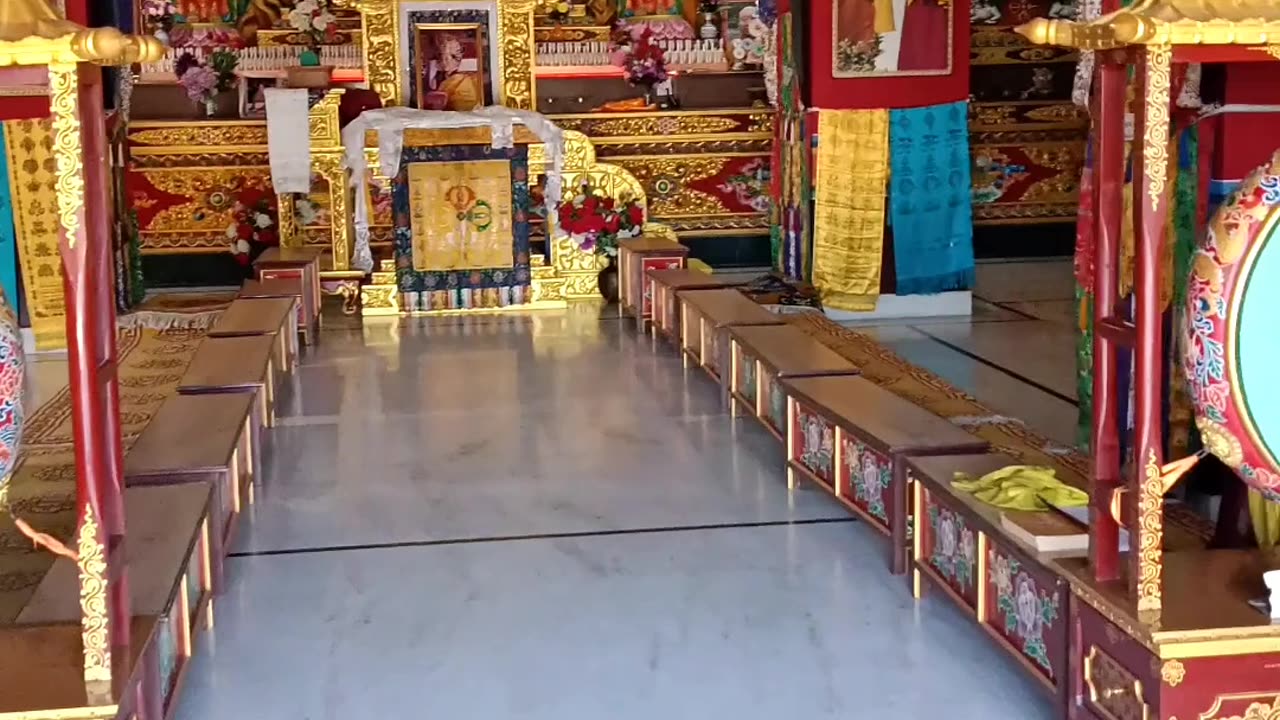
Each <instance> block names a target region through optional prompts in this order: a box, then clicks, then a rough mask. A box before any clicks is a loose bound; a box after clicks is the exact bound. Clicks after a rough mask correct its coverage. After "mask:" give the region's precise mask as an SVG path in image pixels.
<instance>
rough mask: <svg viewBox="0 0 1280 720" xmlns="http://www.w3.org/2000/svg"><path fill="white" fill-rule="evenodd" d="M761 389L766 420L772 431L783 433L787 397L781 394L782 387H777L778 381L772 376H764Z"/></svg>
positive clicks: (785, 421) (785, 425) (785, 424)
mask: <svg viewBox="0 0 1280 720" xmlns="http://www.w3.org/2000/svg"><path fill="white" fill-rule="evenodd" d="M763 387H764V388H765V398H764V400H765V410H766V411H767V413H768V415H767V419H768V421H769V424H770V425H773V429H775V430H777V431H778V432H784V430H785V428H786V427H787V395H786V393H784V392H782V387H781V386H779V385H778V380H777V378H775V377H774V376H772V375H769V374H767V373H766V374H765V376H764V378H763Z"/></svg>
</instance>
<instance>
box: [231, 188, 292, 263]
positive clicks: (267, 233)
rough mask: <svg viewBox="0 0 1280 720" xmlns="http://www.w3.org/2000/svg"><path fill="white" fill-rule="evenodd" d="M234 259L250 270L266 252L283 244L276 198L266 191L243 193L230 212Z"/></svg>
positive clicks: (246, 191)
mask: <svg viewBox="0 0 1280 720" xmlns="http://www.w3.org/2000/svg"><path fill="white" fill-rule="evenodd" d="M227 240H228V242H230V244H231V255H232V257H234V258H235V261H236V262H237V263H239V264H240V265H241V266H244V267H248V266H249V265H250V264H251V263H252V262H253V261H254V259H255V258H257V257H258V256H259V255H261V254H262V251H263V250H266V249H267V248H269V247H274V246H276V245H279V244H280V231H279V213H278V210H277V208H276V199H275V195H274V194H272V193H269V192H266V191H264V190H243V191H241V193H240V195H239V197H237V198H236V204H235V205H234V206H233V207H232V208H231V224H230V225H228V226H227Z"/></svg>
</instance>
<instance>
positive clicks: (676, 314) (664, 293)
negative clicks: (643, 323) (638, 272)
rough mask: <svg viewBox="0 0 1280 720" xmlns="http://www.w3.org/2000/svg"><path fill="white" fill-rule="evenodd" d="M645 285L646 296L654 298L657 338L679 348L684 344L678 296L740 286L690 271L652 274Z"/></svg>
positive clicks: (654, 271) (660, 271)
mask: <svg viewBox="0 0 1280 720" xmlns="http://www.w3.org/2000/svg"><path fill="white" fill-rule="evenodd" d="M644 282H645V286H646V289H645V292H646V293H647V294H648V295H649V296H650V297H652V298H653V324H652V326H653V330H654V334H655V335H659V336H661V337H664V338H666V339H667V340H670V341H671V342H673V343H677V344H678V343H679V342H680V298H679V295H678V293H680V292H681V291H684V290H717V289H722V288H728V287H734V286H735V285H736V284H737V283H734V282H730V281H728V280H725V279H723V278H717V277H716V276H715V275H711V274H708V273H704V272H700V271H698V270H692V269H690V268H678V269H673V270H648V271H646V272H645V278H644Z"/></svg>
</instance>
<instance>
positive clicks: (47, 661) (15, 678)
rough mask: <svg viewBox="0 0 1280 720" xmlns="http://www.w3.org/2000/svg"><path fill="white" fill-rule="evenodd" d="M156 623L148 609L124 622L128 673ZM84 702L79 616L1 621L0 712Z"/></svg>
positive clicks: (57, 707) (62, 707) (69, 707)
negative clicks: (51, 621)
mask: <svg viewBox="0 0 1280 720" xmlns="http://www.w3.org/2000/svg"><path fill="white" fill-rule="evenodd" d="M155 628H156V617H155V616H153V615H134V617H133V619H132V622H130V623H129V636H130V638H131V639H132V642H130V643H129V656H130V657H129V662H128V663H127V664H126V665H127V667H126V668H125V669H124V672H125V673H127V674H128V675H130V676H132V675H133V673H134V671H135V670H136V669H137V668H138V658H139V657H140V656H141V655H142V653H143V652H144V651H145V650H146V649H147V648H148V647H150V643H151V636H152V633H153V632H155ZM88 705H89V699H88V697H87V694H86V692H85V684H84V644H83V642H82V640H81V636H80V623H79V622H74V623H65V624H59V625H8V626H4V627H0V713H16V714H18V715H19V716H21V715H22V714H24V713H33V712H37V711H42V710H45V711H47V710H73V709H76V708H83V707H86V706H88ZM82 717H83V715H82ZM104 717H111V716H110V715H104Z"/></svg>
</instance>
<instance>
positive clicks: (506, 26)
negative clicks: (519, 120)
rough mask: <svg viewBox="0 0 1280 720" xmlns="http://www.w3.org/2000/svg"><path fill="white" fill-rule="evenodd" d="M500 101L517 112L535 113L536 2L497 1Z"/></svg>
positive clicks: (529, 0)
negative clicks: (534, 52)
mask: <svg viewBox="0 0 1280 720" xmlns="http://www.w3.org/2000/svg"><path fill="white" fill-rule="evenodd" d="M497 4H498V43H499V48H500V51H499V53H498V73H499V75H500V77H501V82H502V86H501V88H499V90H500V92H499V93H498V97H499V101H500V102H501V103H502V104H503V105H505V106H507V107H509V108H516V109H518V110H536V109H537V107H536V105H535V102H534V87H533V66H534V57H533V7H534V4H535V3H534V0H498V3H497Z"/></svg>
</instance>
